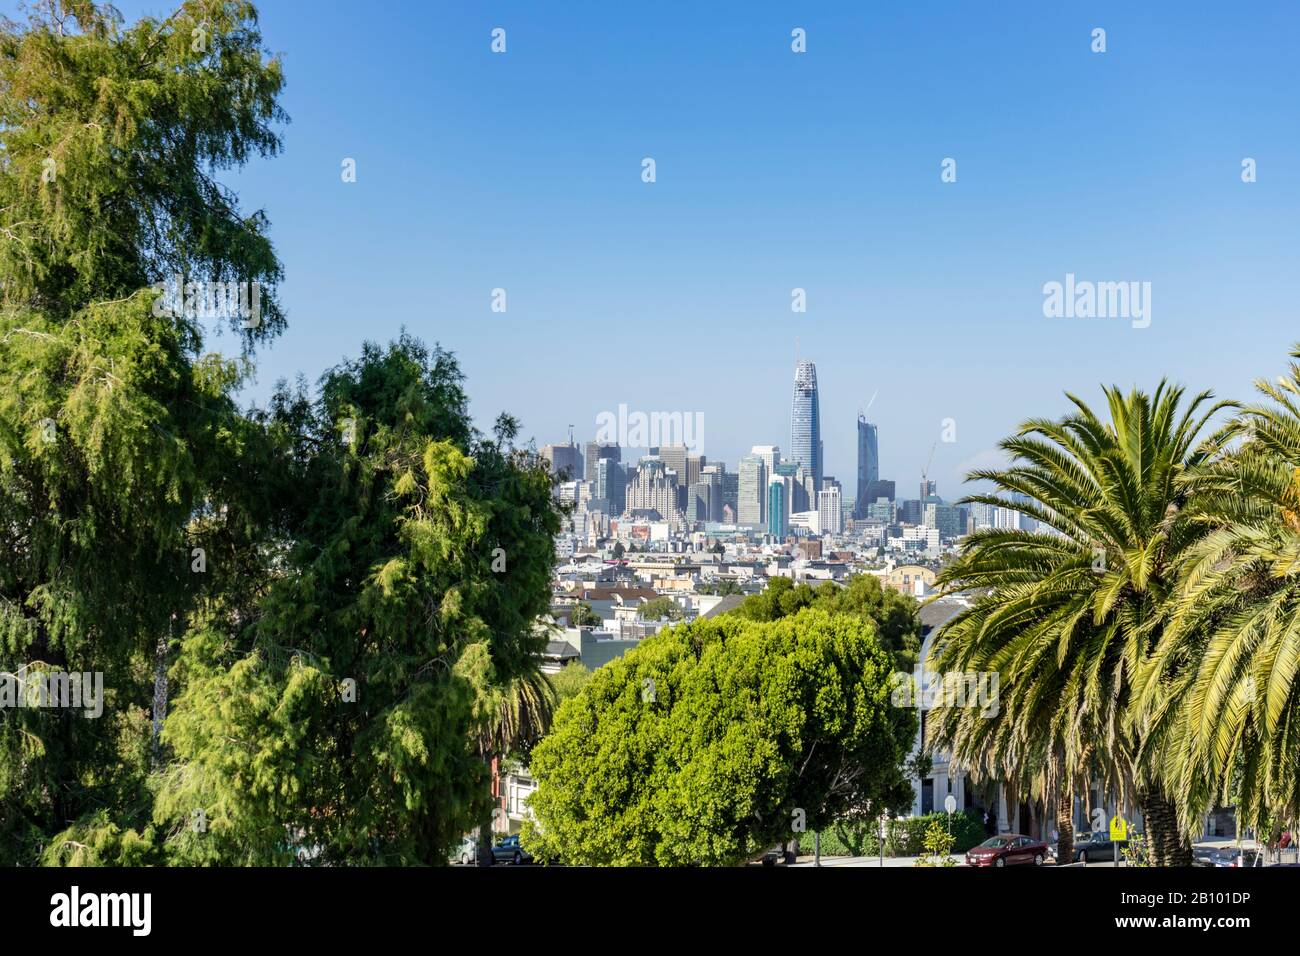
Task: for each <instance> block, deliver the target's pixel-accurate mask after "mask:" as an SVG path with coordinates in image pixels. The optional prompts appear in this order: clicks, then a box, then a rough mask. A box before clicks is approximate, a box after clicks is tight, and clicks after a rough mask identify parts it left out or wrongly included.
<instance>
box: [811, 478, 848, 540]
mask: <svg viewBox="0 0 1300 956" xmlns="http://www.w3.org/2000/svg"><path fill="white" fill-rule="evenodd" d="M823 480H824V479H823ZM817 514H818V515H819V517H820V520H821V533H822V534H841V533H842V532H843V531H844V494H843V492H842V491H841V490H840V486H839V483H838V482H835V483H833V484H832V483H830V482H826V484H825V485H824V486H823V487H822V490H821V491H819V492H818V493H817Z"/></svg>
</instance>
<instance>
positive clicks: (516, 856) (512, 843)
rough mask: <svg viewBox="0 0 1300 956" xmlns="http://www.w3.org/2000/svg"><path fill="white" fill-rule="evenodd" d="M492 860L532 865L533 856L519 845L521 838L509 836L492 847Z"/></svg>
mask: <svg viewBox="0 0 1300 956" xmlns="http://www.w3.org/2000/svg"><path fill="white" fill-rule="evenodd" d="M492 859H493V860H495V861H496V862H498V863H500V862H501V861H503V860H505V861H507V862H509V863H516V864H518V863H531V862H533V855H532V854H531V853H529V852H528V851H527V850H525V849H524V848H523V847H522V846H520V845H519V837H518V835H515V836H508V837H504V838H502V839H501V840H498V841H497V842H496V843H495V844H493V846H492Z"/></svg>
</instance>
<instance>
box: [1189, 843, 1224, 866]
mask: <svg viewBox="0 0 1300 956" xmlns="http://www.w3.org/2000/svg"><path fill="white" fill-rule="evenodd" d="M1218 852H1219V851H1218V849H1217V848H1215V847H1212V846H1194V847H1192V866H1214V858H1215V856H1216V855H1218Z"/></svg>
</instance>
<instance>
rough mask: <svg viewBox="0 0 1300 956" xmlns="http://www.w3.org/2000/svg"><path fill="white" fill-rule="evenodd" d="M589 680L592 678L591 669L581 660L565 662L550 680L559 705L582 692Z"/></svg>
mask: <svg viewBox="0 0 1300 956" xmlns="http://www.w3.org/2000/svg"><path fill="white" fill-rule="evenodd" d="M589 680H591V671H590V670H589V669H588V668H586V667H584V666H583V665H582V664H581V663H580V662H579V661H574V662H572V663H571V664H565V665H564V666H563V667H561V668H560V672H559V673H558V674H552V675H551V676H550V681H551V687H552V688H554V690H555V698H556V701H557V702H558V703H557V706H558V705H559V704H563V703H564V702H565V701H566V700H570V699H572V698H574V697H577V696H578V695H579V694H580V693H582V689H583V688H584V687H586V686H587V682H588V681H589Z"/></svg>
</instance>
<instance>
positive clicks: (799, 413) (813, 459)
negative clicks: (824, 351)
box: [790, 362, 822, 491]
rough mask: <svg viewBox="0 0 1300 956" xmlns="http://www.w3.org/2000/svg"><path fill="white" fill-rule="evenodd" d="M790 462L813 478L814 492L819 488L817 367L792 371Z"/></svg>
mask: <svg viewBox="0 0 1300 956" xmlns="http://www.w3.org/2000/svg"><path fill="white" fill-rule="evenodd" d="M790 461H792V462H793V463H794V464H796V465H803V466H804V467H805V468H807V469H808V470H809V471H810V472H812V476H813V490H814V491H821V487H822V415H821V408H820V406H819V404H818V401H817V366H816V365H814V364H813V363H812V362H799V363H798V364H797V365H795V367H794V405H793V407H792V409H791V411H790Z"/></svg>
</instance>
